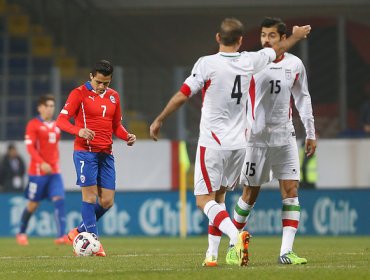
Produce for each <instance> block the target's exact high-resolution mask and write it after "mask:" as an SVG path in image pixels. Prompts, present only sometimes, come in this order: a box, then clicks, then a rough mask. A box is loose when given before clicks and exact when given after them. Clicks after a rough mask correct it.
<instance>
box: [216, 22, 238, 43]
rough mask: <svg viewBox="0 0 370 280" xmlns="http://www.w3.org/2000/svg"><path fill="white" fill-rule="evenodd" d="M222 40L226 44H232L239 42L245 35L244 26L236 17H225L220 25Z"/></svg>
mask: <svg viewBox="0 0 370 280" xmlns="http://www.w3.org/2000/svg"><path fill="white" fill-rule="evenodd" d="M218 33H219V35H220V41H221V43H222V44H223V45H225V46H232V45H235V44H236V43H238V41H239V39H240V37H242V36H243V33H244V26H243V24H242V23H241V22H240V21H239V20H238V19H236V18H225V19H224V20H223V21H222V23H221V26H220V31H219V32H218Z"/></svg>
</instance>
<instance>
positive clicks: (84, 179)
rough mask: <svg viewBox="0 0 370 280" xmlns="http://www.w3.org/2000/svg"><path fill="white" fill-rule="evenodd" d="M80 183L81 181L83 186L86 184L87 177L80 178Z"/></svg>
mask: <svg viewBox="0 0 370 280" xmlns="http://www.w3.org/2000/svg"><path fill="white" fill-rule="evenodd" d="M80 181H81V183H82V184H83V183H85V181H86V177H85V175H81V176H80Z"/></svg>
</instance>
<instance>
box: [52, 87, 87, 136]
mask: <svg viewBox="0 0 370 280" xmlns="http://www.w3.org/2000/svg"><path fill="white" fill-rule="evenodd" d="M81 102H82V100H81V95H80V92H79V91H78V90H77V89H74V90H72V91H71V93H70V94H69V96H68V99H67V101H66V103H65V104H64V106H63V109H62V111H61V112H60V114H59V116H58V118H57V122H56V123H57V126H58V127H59V128H60V129H61V130H63V131H65V132H68V133H70V134H73V135H78V132H79V131H80V129H81V127H78V126H76V125H73V124H72V123H71V122H70V121H69V120H70V118H75V117H76V116H77V113H78V110H79V109H80V105H81Z"/></svg>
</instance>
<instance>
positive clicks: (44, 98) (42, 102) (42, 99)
mask: <svg viewBox="0 0 370 280" xmlns="http://www.w3.org/2000/svg"><path fill="white" fill-rule="evenodd" d="M50 100H51V101H53V102H54V103H55V97H54V96H53V95H51V94H46V95H43V96H40V98H39V100H38V102H37V106H40V105H46V102H48V101H50Z"/></svg>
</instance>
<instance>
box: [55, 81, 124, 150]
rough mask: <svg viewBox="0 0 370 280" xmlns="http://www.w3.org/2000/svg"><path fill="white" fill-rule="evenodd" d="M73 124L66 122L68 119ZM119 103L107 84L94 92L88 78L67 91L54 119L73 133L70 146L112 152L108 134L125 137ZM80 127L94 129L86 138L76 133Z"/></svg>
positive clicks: (61, 127)
mask: <svg viewBox="0 0 370 280" xmlns="http://www.w3.org/2000/svg"><path fill="white" fill-rule="evenodd" d="M71 118H73V119H74V120H75V124H74V125H73V124H72V123H70V121H69V120H70V119H71ZM121 120H122V115H121V104H120V98H119V94H118V93H117V92H116V91H114V90H113V89H111V88H107V90H106V91H105V92H104V93H102V94H98V93H96V92H95V91H94V89H93V87H92V86H91V84H90V82H86V83H85V84H84V85H82V86H80V87H78V88H75V89H74V90H72V91H71V93H70V94H69V96H68V99H67V101H66V103H65V105H64V107H63V109H62V111H61V112H60V114H59V116H58V119H57V126H58V127H59V128H60V129H62V130H63V131H66V132H68V133H71V134H74V135H76V138H75V143H74V150H76V151H89V152H104V153H112V143H113V140H112V134H113V133H115V135H116V136H117V137H119V138H121V139H123V140H126V141H127V135H128V133H127V131H126V130H125V128H124V127H123V126H122V124H121ZM81 128H88V129H91V130H92V131H94V132H95V136H94V139H93V140H91V141H89V140H87V139H84V138H81V137H79V136H78V133H79V131H80V129H81Z"/></svg>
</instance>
